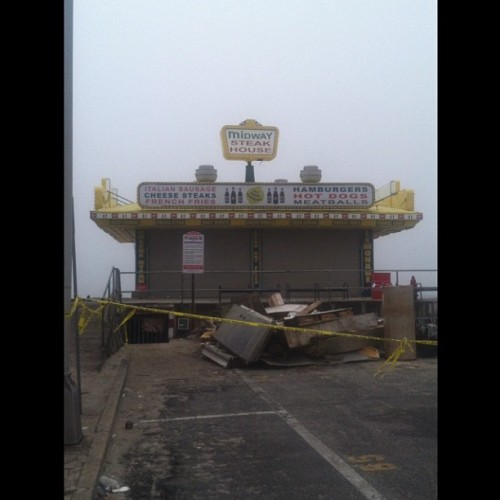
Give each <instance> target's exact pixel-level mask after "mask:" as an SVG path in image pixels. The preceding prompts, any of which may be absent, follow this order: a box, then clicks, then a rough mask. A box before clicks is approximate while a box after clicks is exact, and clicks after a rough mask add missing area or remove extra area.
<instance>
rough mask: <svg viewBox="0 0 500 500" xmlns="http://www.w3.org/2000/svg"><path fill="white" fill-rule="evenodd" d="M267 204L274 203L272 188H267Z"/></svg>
mask: <svg viewBox="0 0 500 500" xmlns="http://www.w3.org/2000/svg"><path fill="white" fill-rule="evenodd" d="M267 202H268V203H272V202H273V195H272V194H271V188H267Z"/></svg>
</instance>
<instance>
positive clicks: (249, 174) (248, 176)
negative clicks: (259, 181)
mask: <svg viewBox="0 0 500 500" xmlns="http://www.w3.org/2000/svg"><path fill="white" fill-rule="evenodd" d="M245 182H255V173H254V171H253V165H252V162H251V161H249V162H247V168H246V171H245Z"/></svg>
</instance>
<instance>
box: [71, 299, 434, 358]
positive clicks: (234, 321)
mask: <svg viewBox="0 0 500 500" xmlns="http://www.w3.org/2000/svg"><path fill="white" fill-rule="evenodd" d="M85 300H86V301H92V302H96V303H98V304H101V307H99V308H97V309H95V310H94V309H91V308H89V307H87V306H86V305H85V304H83V306H84V307H85V309H86V310H88V311H91V312H92V314H101V313H102V311H103V309H104V307H105V306H106V305H114V306H116V307H118V308H119V309H125V310H126V309H131V311H130V312H129V313H128V315H127V317H126V318H125V319H124V320H123V321H122V322H121V323H120V325H119V326H118V327H117V328H116V329H115V331H116V330H118V329H119V328H120V327H121V326H122V325H124V324H125V323H127V322H128V320H129V319H130V318H131V317H132V316H133V315H134V314H135V312H137V311H142V312H149V313H155V314H168V315H172V316H178V317H184V318H192V319H198V320H205V321H211V322H213V323H230V324H235V325H244V326H251V327H256V328H261V327H265V328H272V329H275V330H283V331H289V332H296V333H306V334H310V335H325V336H329V337H346V338H350V339H363V340H374V341H377V342H380V341H384V342H398V343H399V344H400V345H399V347H398V349H397V350H396V351H395V353H398V352H399V350H401V349H404V347H409V348H411V344H422V345H434V346H437V340H408V339H407V338H404V339H391V338H380V337H374V336H371V335H361V334H359V333H347V332H337V331H332V330H320V329H317V330H316V329H313V328H302V327H296V326H285V325H278V324H274V323H259V322H257V321H243V320H239V319H230V318H221V317H218V316H206V315H202V314H193V313H187V312H179V311H172V310H170V309H169V310H165V309H157V308H153V307H143V306H137V305H131V304H123V303H121V302H113V301H111V300H103V299H85ZM77 302H78V297H77V298H76V299H75V305H76V304H77ZM80 302H81V301H80ZM75 310H76V307H75V306H74V307H73V308H72V311H71V313H70V315H71V314H74V312H75ZM400 354H401V352H400V353H399V354H397V358H399V356H400Z"/></svg>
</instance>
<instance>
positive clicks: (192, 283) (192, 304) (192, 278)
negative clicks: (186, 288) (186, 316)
mask: <svg viewBox="0 0 500 500" xmlns="http://www.w3.org/2000/svg"><path fill="white" fill-rule="evenodd" d="M191 313H192V314H194V313H195V311H194V273H192V274H191Z"/></svg>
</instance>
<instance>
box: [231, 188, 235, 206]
mask: <svg viewBox="0 0 500 500" xmlns="http://www.w3.org/2000/svg"><path fill="white" fill-rule="evenodd" d="M231 203H233V204H235V203H236V191H235V190H234V187H233V188H232V189H231Z"/></svg>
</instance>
